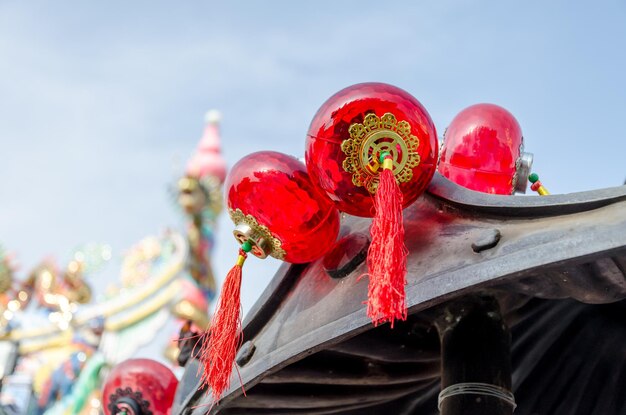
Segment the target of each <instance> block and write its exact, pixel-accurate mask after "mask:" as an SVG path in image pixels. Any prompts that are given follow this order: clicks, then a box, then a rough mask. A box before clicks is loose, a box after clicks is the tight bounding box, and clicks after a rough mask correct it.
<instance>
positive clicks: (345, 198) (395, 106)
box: [305, 83, 438, 326]
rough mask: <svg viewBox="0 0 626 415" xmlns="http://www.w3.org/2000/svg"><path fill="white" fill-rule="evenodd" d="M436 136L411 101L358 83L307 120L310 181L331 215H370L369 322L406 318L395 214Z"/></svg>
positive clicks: (430, 156)
mask: <svg viewBox="0 0 626 415" xmlns="http://www.w3.org/2000/svg"><path fill="white" fill-rule="evenodd" d="M437 151H438V147H437V133H436V131H435V126H434V124H433V122H432V120H431V118H430V116H429V115H428V112H427V111H426V109H424V107H423V106H422V104H420V102H419V101H418V100H417V99H415V98H414V97H413V96H411V95H410V94H408V93H407V92H405V91H403V90H402V89H400V88H397V87H395V86H392V85H387V84H382V83H364V84H357V85H353V86H351V87H348V88H346V89H343V90H341V91H339V92H338V93H336V94H335V95H333V96H332V97H331V98H330V99H328V100H327V101H326V102H325V103H324V104H323V105H322V107H321V108H320V109H319V110H318V112H317V114H316V115H315V117H314V118H313V121H312V122H311V126H310V127H309V132H308V135H307V142H306V155H305V157H306V162H307V167H308V169H309V174H310V175H311V179H312V180H313V181H314V182H315V183H316V184H317V185H318V186H319V187H320V188H321V189H322V190H323V191H324V192H325V193H326V195H327V196H328V197H329V198H330V199H331V200H333V201H334V202H335V203H336V205H337V207H338V209H339V210H341V211H343V212H346V213H349V214H351V215H356V216H365V217H373V218H374V220H373V221H372V227H371V229H370V232H371V235H372V243H371V245H370V248H369V251H368V268H369V278H370V279H369V293H368V297H369V300H368V315H369V316H370V317H371V318H372V320H373V322H374V323H375V324H378V323H380V322H385V321H390V322H391V324H392V326H393V321H394V319H406V313H407V310H406V305H405V294H404V286H405V285H406V253H407V251H406V247H405V246H404V227H403V224H402V209H403V208H404V207H406V206H408V205H410V204H411V203H413V202H414V201H415V200H416V199H417V197H418V196H419V195H420V194H421V193H422V192H423V191H424V190H425V189H426V186H427V185H428V183H430V180H431V179H432V176H433V174H434V172H435V169H436V162H437Z"/></svg>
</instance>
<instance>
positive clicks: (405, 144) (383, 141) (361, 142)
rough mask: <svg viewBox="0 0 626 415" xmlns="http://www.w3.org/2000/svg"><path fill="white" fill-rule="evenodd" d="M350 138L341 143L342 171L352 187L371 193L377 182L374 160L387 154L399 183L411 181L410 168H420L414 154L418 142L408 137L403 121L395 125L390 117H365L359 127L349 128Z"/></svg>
mask: <svg viewBox="0 0 626 415" xmlns="http://www.w3.org/2000/svg"><path fill="white" fill-rule="evenodd" d="M348 131H349V133H350V138H348V139H346V140H344V141H343V142H342V143H341V150H342V151H343V152H344V154H345V155H346V158H345V159H344V161H343V169H344V170H345V171H346V172H348V173H352V183H353V184H354V185H355V186H364V187H365V188H366V189H367V190H368V191H369V192H370V193H375V192H376V189H377V188H378V182H379V168H380V163H379V161H378V156H379V155H380V154H381V153H382V152H389V153H390V154H391V157H392V159H393V170H392V172H393V174H394V176H395V177H396V180H397V181H398V182H400V183H403V182H408V181H409V180H411V178H412V177H413V168H415V167H417V166H418V165H419V164H420V156H419V153H418V152H417V147H418V146H419V139H418V138H417V137H416V136H415V135H413V134H411V125H410V124H409V123H408V122H407V121H398V120H397V119H396V116H395V115H393V114H392V113H389V112H388V113H385V114H384V115H383V116H382V117H378V116H377V115H376V114H367V115H366V116H365V118H364V119H363V123H354V124H352V125H351V126H350V128H349V130H348Z"/></svg>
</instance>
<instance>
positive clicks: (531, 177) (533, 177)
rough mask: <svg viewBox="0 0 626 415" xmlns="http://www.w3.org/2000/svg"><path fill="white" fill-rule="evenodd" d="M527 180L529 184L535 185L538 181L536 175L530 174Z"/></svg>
mask: <svg viewBox="0 0 626 415" xmlns="http://www.w3.org/2000/svg"><path fill="white" fill-rule="evenodd" d="M528 180H530V182H531V183H535V182H536V181H537V180H539V175H538V174H537V173H530V175H529V176H528Z"/></svg>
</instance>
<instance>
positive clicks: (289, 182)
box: [201, 151, 339, 400]
mask: <svg viewBox="0 0 626 415" xmlns="http://www.w3.org/2000/svg"><path fill="white" fill-rule="evenodd" d="M224 190H225V193H226V199H227V206H228V213H229V214H230V217H231V219H232V220H233V222H234V223H235V226H236V227H235V230H234V235H235V238H236V239H237V240H238V241H239V242H240V243H241V248H240V250H239V258H238V260H237V264H236V265H235V266H234V267H233V268H232V269H231V270H230V272H229V273H228V275H227V276H226V279H225V281H224V284H223V286H222V292H221V294H220V298H219V300H218V303H217V306H216V311H215V314H214V317H213V321H212V324H211V329H210V331H209V332H207V334H206V335H205V336H206V337H205V339H204V340H205V341H203V342H202V350H201V354H202V360H203V361H204V366H205V371H204V374H203V378H202V380H203V382H204V383H205V384H207V385H209V386H210V388H211V391H212V394H213V397H214V399H216V400H218V399H219V398H220V396H221V394H222V393H223V391H224V390H225V389H226V388H228V386H229V382H230V375H231V371H232V368H233V363H234V360H235V354H236V352H237V348H238V346H239V343H240V341H241V318H240V309H241V305H240V288H241V268H242V266H243V263H244V261H245V259H246V256H247V253H248V252H250V253H252V254H253V255H254V256H256V257H258V258H265V257H267V256H268V255H270V256H273V257H275V258H278V259H281V260H284V261H287V262H291V263H305V262H309V261H312V260H314V259H317V258H319V257H321V256H322V255H323V254H324V253H326V252H327V251H328V250H329V249H330V248H331V247H332V246H333V243H334V242H335V240H336V238H337V234H338V233H339V212H338V211H337V209H336V208H335V206H334V205H333V203H332V202H331V201H330V200H328V199H326V198H325V197H324V196H323V195H322V194H321V193H319V190H318V189H317V188H316V187H315V186H314V185H313V183H312V182H311V180H310V179H309V175H308V173H307V171H306V167H305V166H304V164H302V163H301V162H300V161H298V160H297V159H296V158H295V157H291V156H287V155H285V154H281V153H277V152H273V151H263V152H258V153H253V154H250V155H249V156H247V157H244V158H243V159H241V160H240V161H239V162H238V163H237V164H235V166H234V167H233V168H232V169H231V171H230V172H229V174H228V177H227V178H226V183H225V187H224Z"/></svg>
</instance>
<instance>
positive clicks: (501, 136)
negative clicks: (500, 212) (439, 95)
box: [439, 104, 532, 195]
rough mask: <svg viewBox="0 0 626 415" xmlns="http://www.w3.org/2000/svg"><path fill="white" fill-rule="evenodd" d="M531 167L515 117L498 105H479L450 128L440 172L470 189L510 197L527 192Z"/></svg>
mask: <svg viewBox="0 0 626 415" xmlns="http://www.w3.org/2000/svg"><path fill="white" fill-rule="evenodd" d="M531 164H532V154H530V153H524V137H523V136H522V129H521V128H520V125H519V123H518V122H517V120H516V119H515V117H514V116H513V115H512V114H511V113H510V112H509V111H507V110H506V109H504V108H502V107H499V106H497V105H494V104H476V105H472V106H470V107H468V108H466V109H464V110H463V111H461V112H460V113H459V114H458V115H457V116H456V117H454V119H453V120H452V122H451V123H450V125H449V126H448V128H447V130H446V132H445V134H444V142H443V145H442V148H441V159H440V161H439V172H440V173H441V174H442V175H443V176H445V177H447V178H448V179H450V180H451V181H453V182H455V183H457V184H458V185H460V186H463V187H466V188H468V189H472V190H476V191H479V192H484V193H495V194H503V195H510V194H512V193H513V192H515V191H518V192H522V193H524V192H525V191H526V185H527V181H526V178H527V177H528V174H529V173H530V167H531Z"/></svg>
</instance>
